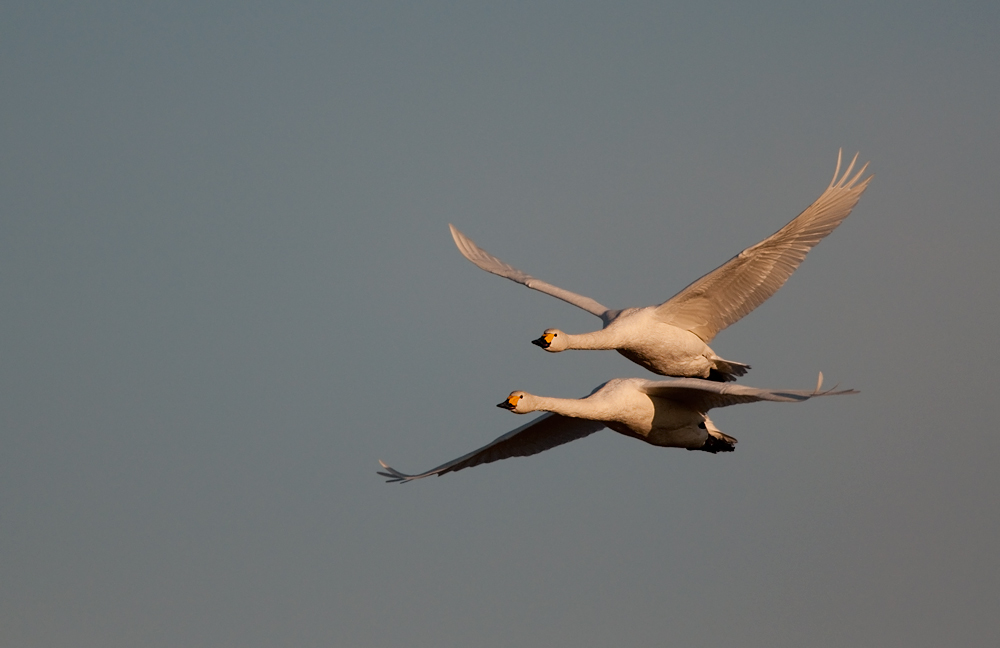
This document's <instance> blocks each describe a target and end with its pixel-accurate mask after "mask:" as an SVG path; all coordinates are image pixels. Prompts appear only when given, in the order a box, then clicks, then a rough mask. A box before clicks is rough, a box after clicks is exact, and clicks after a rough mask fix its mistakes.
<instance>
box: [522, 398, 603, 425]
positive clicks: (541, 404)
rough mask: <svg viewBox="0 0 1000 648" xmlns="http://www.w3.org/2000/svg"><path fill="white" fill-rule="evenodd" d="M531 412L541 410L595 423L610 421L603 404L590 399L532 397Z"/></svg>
mask: <svg viewBox="0 0 1000 648" xmlns="http://www.w3.org/2000/svg"><path fill="white" fill-rule="evenodd" d="M530 405H531V408H532V409H533V410H543V411H545V412H552V413H554V414H561V415H563V416H571V417H573V418H584V419H591V420H595V421H605V420H610V419H609V416H610V414H611V413H610V412H607V411H605V410H607V408H606V407H603V405H604V403H602V402H600V401H595V400H593V399H590V398H551V397H548V396H533V397H532V399H531V402H530Z"/></svg>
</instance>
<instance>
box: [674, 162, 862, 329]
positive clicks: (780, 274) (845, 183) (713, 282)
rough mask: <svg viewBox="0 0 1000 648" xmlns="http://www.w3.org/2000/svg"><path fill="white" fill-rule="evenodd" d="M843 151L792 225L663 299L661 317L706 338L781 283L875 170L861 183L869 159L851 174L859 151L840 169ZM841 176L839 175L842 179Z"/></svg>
mask: <svg viewBox="0 0 1000 648" xmlns="http://www.w3.org/2000/svg"><path fill="white" fill-rule="evenodd" d="M841 153H842V151H841V152H838V153H837V169H836V171H834V175H833V180H832V181H831V182H830V186H828V187H827V188H826V190H825V191H824V192H823V193H822V195H820V197H819V198H817V199H816V201H815V202H813V203H812V204H811V205H810V206H809V207H807V208H806V209H805V210H804V211H803V212H802V213H801V214H799V215H798V216H796V217H795V218H794V219H792V220H791V221H790V222H789V223H788V224H787V225H785V226H784V227H782V228H781V229H780V230H778V231H777V232H775V233H774V234H773V235H771V236H769V237H768V238H766V239H764V240H763V241H761V242H760V243H757V244H756V245H753V246H751V247H748V248H747V249H745V250H743V251H742V252H740V253H739V254H737V255H736V256H735V257H733V258H732V259H730V260H729V261H727V262H726V263H724V264H722V265H721V266H719V267H718V268H716V269H715V270H713V271H711V272H709V273H708V274H706V275H704V276H703V277H701V278H699V279H697V280H695V281H694V282H692V283H691V284H690V285H688V286H687V287H686V288H684V289H683V290H681V291H680V292H679V293H677V294H676V295H674V296H673V297H671V298H670V299H668V300H667V301H665V302H663V303H662V304H660V305H659V306H658V307H657V309H656V315H657V317H658V318H659V319H661V320H662V321H664V322H666V323H668V324H672V325H674V326H678V327H680V328H683V329H687V330H689V331H691V332H692V333H694V334H695V335H697V336H698V337H700V338H701V339H702V340H703V341H704V342H705V343H706V344H707V343H708V342H710V341H711V340H712V339H713V338H714V337H715V336H716V334H718V332H719V331H721V330H723V329H724V328H726V327H727V326H729V325H731V324H733V323H734V322H737V321H738V320H740V319H741V318H742V317H744V316H745V315H747V314H748V313H749V312H750V311H752V310H753V309H755V308H757V307H758V306H760V305H761V304H762V303H764V301H766V300H767V299H768V298H769V297H771V296H772V295H773V294H774V293H776V292H777V291H778V289H779V288H781V287H782V286H783V285H784V284H785V282H786V281H787V280H788V278H789V277H790V276H791V275H792V273H793V272H795V270H796V269H797V268H798V267H799V265H801V263H802V262H803V261H804V260H805V258H806V255H807V254H808V253H809V251H810V250H811V249H812V248H814V247H815V246H816V245H817V244H818V243H819V242H820V241H821V240H823V238H825V237H826V236H827V235H829V234H830V233H831V232H832V231H833V230H834V229H836V228H837V226H839V225H840V224H841V223H842V222H843V221H844V219H846V218H847V217H848V216H849V215H850V213H851V211H852V210H853V209H854V207H855V205H857V203H858V201H859V200H860V199H861V194H862V193H864V191H865V189H866V188H867V187H868V183H869V182H871V180H872V178H874V177H875V176H874V175H871V176H868V177H867V178H865V179H864V180H863V181H861V182H860V183H859V180H860V179H861V176H862V174H864V172H865V170H866V169H867V168H868V165H867V164H865V165H864V166H862V167H861V170H860V171H858V172H857V173H856V174H854V175H853V176H852V172H853V170H854V165H855V163H856V162H857V159H858V156H857V155H855V156H854V159H853V160H851V163H850V165H848V167H847V170H846V171H844V173H843V175H841V174H840V167H841ZM838 177H839V179H838Z"/></svg>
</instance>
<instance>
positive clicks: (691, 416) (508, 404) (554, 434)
mask: <svg viewBox="0 0 1000 648" xmlns="http://www.w3.org/2000/svg"><path fill="white" fill-rule="evenodd" d="M822 382H823V374H822V373H821V374H820V375H819V381H818V382H817V383H816V389H815V390H813V391H800V390H779V389H758V388H756V387H748V386H746V385H726V384H722V383H718V382H712V381H708V380H701V379H698V378H679V379H670V380H645V379H642V378H616V379H614V380H610V381H608V382H606V383H604V384H603V385H601V386H599V387H598V388H597V389H595V390H594V391H593V392H592V393H591V394H590V395H589V396H587V397H586V398H581V399H572V398H549V397H545V396H535V395H532V394H528V393H527V392H523V391H515V392H512V393H511V394H510V396H508V397H507V399H506V400H505V401H503V402H502V403H500V404H499V405H498V406H497V407H503V408H506V409H509V410H511V411H513V412H515V413H517V414H527V413H529V412H537V411H545V412H548V413H547V414H545V415H543V416H540V417H538V418H536V419H535V420H533V421H531V422H530V423H528V424H527V425H523V426H521V427H519V428H517V429H515V430H512V431H510V432H508V433H507V434H504V435H503V436H501V437H498V438H497V439H495V440H493V441H492V442H490V443H488V444H487V445H485V446H483V447H482V448H479V449H478V450H474V451H473V452H470V453H469V454H467V455H464V456H461V457H459V458H458V459H454V460H452V461H449V462H448V463H446V464H442V465H440V466H438V467H437V468H434V469H432V470H428V471H427V472H424V473H420V474H417V475H408V474H406V473H402V472H399V471H398V470H396V469H395V468H391V467H389V466H388V465H386V464H385V462H382V461H379V463H380V464H381V465H382V467H383V468H384V469H385V471H384V472H382V471H380V472H379V474H380V475H382V476H383V477H387V478H388V479H387V481H390V482H408V481H412V480H414V479H420V478H422V477H429V476H430V475H444V474H446V473H450V472H455V471H456V470H462V469H463V468H471V467H472V466H478V465H479V464H484V463H491V462H493V461H499V460H501V459H507V458H508V457H527V456H529V455H533V454H537V453H539V452H543V451H545V450H548V449H550V448H554V447H556V446H559V445H562V444H564V443H569V442H570V441H574V440H576V439H582V438H583V437H585V436H588V435H590V434H593V433H594V432H597V431H598V430H601V429H603V428H605V427H608V428H611V429H612V430H614V431H615V432H618V433H620V434H624V435H625V436H629V437H633V438H635V439H639V440H641V441H645V442H646V443H649V444H651V445H655V446H662V447H672V448H687V449H688V450H704V451H706V452H712V453H716V452H729V451H732V450H733V449H734V448H733V446H734V445H735V444H736V439H734V438H733V437H731V436H728V435H726V434H723V433H722V432H721V431H720V430H719V429H718V428H716V427H715V425H714V424H713V423H712V421H711V419H709V418H708V415H707V413H708V411H709V410H710V409H712V408H716V407H726V406H729V405H736V404H739V403H754V402H757V401H765V400H766V401H777V402H786V403H788V402H800V401H804V400H808V399H810V398H812V397H814V396H834V395H840V394H854V393H857V392H855V391H854V390H850V389H846V390H840V391H834V390H829V391H825V392H821V391H820V387H821V386H822ZM834 389H836V388H834Z"/></svg>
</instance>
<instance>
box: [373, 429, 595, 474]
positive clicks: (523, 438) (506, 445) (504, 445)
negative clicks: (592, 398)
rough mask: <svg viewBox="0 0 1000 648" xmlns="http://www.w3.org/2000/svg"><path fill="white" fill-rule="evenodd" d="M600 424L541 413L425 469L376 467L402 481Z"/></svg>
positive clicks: (526, 449)
mask: <svg viewBox="0 0 1000 648" xmlns="http://www.w3.org/2000/svg"><path fill="white" fill-rule="evenodd" d="M603 427H604V424H603V423H601V422H599V421H590V420H587V419H578V418H570V417H568V416H561V415H559V414H552V413H548V414H543V415H542V416H539V417H538V418H536V419H535V420H533V421H531V422H530V423H528V424H527V425H522V426H521V427H519V428H517V429H516V430H511V431H510V432H508V433H507V434H504V435H503V436H501V437H498V438H497V439H495V440H494V441H492V442H490V443H488V444H487V445H484V446H483V447H482V448H479V449H478V450H474V451H473V452H470V453H469V454H467V455H464V456H462V457H459V458H458V459H455V460H453V461H449V462H448V463H446V464H442V465H440V466H438V467H437V468H434V469H433V470H428V471H427V472H425V473H420V474H419V475H407V474H405V473H401V472H399V471H398V470H396V469H395V468H391V467H389V466H387V465H386V464H385V463H384V462H382V461H381V460H380V461H379V463H380V464H382V467H383V468H385V472H382V471H379V472H378V474H380V475H382V476H383V477H388V479H387V480H386V481H387V482H403V483H405V482H409V481H413V480H414V479H421V478H422V477H429V476H431V475H444V474H446V473H450V472H455V471H456V470H462V469H463V468H471V467H472V466H478V465H479V464H486V463H492V462H494V461H500V460H501V459H507V458H508V457H528V456H531V455H533V454H538V453H539V452H544V451H545V450H549V449H551V448H554V447H556V446H560V445H562V444H564V443H569V442H570V441H575V440H577V439H582V438H583V437H585V436H588V435H591V434H593V433H594V432H597V431H598V430H600V429H601V428H603Z"/></svg>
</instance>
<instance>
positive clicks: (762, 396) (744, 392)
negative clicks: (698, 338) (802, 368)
mask: <svg viewBox="0 0 1000 648" xmlns="http://www.w3.org/2000/svg"><path fill="white" fill-rule="evenodd" d="M822 375H823V374H820V380H821V381H822ZM820 384H821V382H818V383H817V384H816V389H815V390H814V391H805V390H799V389H760V388H757V387H749V386H747V385H739V384H736V383H720V382H715V381H712V380H702V379H701V378H678V379H676V380H647V381H646V383H645V384H644V385H643V387H642V389H643V390H644V391H645V392H646V393H647V394H648V395H650V396H655V397H657V398H662V399H664V400H669V401H673V402H675V403H677V404H679V405H682V406H684V407H688V408H691V409H693V410H695V411H697V412H702V413H705V412H707V411H708V410H710V409H713V408H716V407H727V406H729V405H738V404H740V403H756V402H758V401H776V402H779V403H798V402H801V401H805V400H809V399H810V398H813V397H814V396H839V395H842V394H857V393H858V392H857V391H855V390H853V389H842V390H839V391H835V390H836V389H837V388H836V387H834V388H833V389H830V390H827V391H825V392H821V391H819V387H820Z"/></svg>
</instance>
